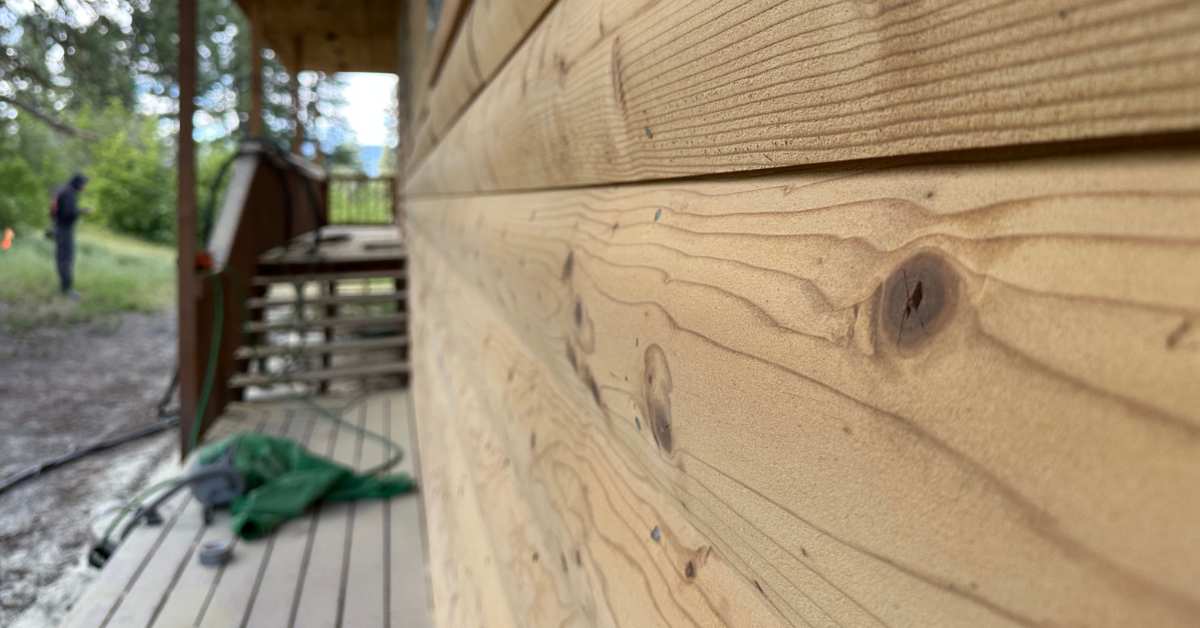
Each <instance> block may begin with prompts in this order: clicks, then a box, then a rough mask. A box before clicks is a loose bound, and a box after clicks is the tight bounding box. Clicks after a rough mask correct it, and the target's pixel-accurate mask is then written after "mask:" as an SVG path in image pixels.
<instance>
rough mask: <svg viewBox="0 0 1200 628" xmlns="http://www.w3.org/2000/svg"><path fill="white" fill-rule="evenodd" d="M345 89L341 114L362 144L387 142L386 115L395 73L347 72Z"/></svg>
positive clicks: (370, 144)
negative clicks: (344, 103)
mask: <svg viewBox="0 0 1200 628" xmlns="http://www.w3.org/2000/svg"><path fill="white" fill-rule="evenodd" d="M341 77H342V78H344V79H345V80H346V89H345V91H344V92H342V94H343V96H344V97H345V99H346V105H345V106H344V107H342V115H343V116H345V118H346V120H347V121H348V122H349V123H350V129H351V130H353V131H354V133H355V134H356V135H357V136H358V138H357V140H358V144H359V145H360V146H384V145H386V144H388V132H387V117H388V107H389V106H390V105H391V102H392V93H393V92H394V91H395V90H396V76H395V75H394V74H367V73H362V72H346V73H343V74H341Z"/></svg>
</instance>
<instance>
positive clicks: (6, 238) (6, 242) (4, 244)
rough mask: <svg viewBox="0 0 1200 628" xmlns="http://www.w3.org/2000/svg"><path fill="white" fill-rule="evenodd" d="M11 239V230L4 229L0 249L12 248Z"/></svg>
mask: <svg viewBox="0 0 1200 628" xmlns="http://www.w3.org/2000/svg"><path fill="white" fill-rule="evenodd" d="M12 239H13V230H12V229H5V230H4V239H3V240H0V249H8V247H10V246H12Z"/></svg>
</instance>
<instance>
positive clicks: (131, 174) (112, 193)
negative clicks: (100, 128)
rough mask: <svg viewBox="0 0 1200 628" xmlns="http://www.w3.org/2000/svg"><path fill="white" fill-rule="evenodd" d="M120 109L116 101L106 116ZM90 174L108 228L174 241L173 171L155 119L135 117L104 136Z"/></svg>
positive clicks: (93, 193)
mask: <svg viewBox="0 0 1200 628" xmlns="http://www.w3.org/2000/svg"><path fill="white" fill-rule="evenodd" d="M120 113H121V109H120V103H119V102H118V101H115V100H114V101H113V102H112V103H111V104H110V105H109V108H108V109H106V110H105V112H104V114H103V117H105V118H109V119H115V118H118V117H119V115H120ZM91 175H92V179H93V181H92V184H91V187H90V189H89V195H90V196H91V198H93V199H94V200H95V202H96V215H97V217H98V219H99V220H101V221H102V222H103V223H104V224H105V226H107V227H108V228H110V229H112V230H113V231H117V232H119V233H126V234H129V235H132V236H136V237H139V238H143V239H146V240H151V241H155V242H170V241H172V240H174V238H175V183H174V180H175V172H174V169H173V168H172V167H171V164H170V159H169V158H167V157H166V155H164V151H163V146H162V140H161V138H160V137H159V135H158V125H157V121H156V120H154V119H153V118H141V119H134V120H131V121H128V122H126V123H125V124H124V125H123V126H116V128H115V129H114V131H112V132H111V133H109V134H108V135H106V136H104V138H103V139H101V140H100V141H99V142H98V143H97V144H96V147H95V155H94V165H93V166H92V168H91Z"/></svg>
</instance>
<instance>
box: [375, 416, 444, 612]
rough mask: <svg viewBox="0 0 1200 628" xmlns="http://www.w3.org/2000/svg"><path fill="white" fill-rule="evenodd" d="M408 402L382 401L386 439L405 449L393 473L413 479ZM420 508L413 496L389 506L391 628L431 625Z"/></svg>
mask: <svg viewBox="0 0 1200 628" xmlns="http://www.w3.org/2000/svg"><path fill="white" fill-rule="evenodd" d="M407 400H408V398H407V397H404V396H399V395H396V396H393V397H389V398H386V399H384V400H383V402H384V405H385V413H386V414H387V415H388V419H389V420H388V421H387V423H386V425H387V431H386V433H385V436H387V437H388V438H389V439H391V440H392V441H393V442H395V443H396V444H397V445H399V446H400V447H401V448H402V449H403V450H404V458H403V460H402V461H401V464H400V465H399V466H398V467H397V468H396V469H394V470H393V471H396V472H398V471H404V472H407V473H410V474H413V475H414V477H415V468H416V463H417V460H416V449H415V448H414V447H413V438H412V423H411V416H410V415H409V405H408V403H407ZM419 506H420V502H419V497H418V494H416V493H412V494H409V495H401V496H399V497H395V498H392V499H391V500H389V503H388V515H389V516H388V527H389V530H388V540H389V546H388V550H389V553H390V554H391V555H390V556H389V560H390V564H389V565H388V573H389V578H388V580H389V589H390V591H389V592H388V599H389V608H390V615H391V623H390V625H391V628H425V627H426V626H432V625H433V619H432V615H431V613H430V611H429V605H430V602H429V589H428V587H429V584H428V573H427V571H426V564H425V549H424V545H423V543H422V539H423V538H424V536H423V533H422V530H421V512H420V508H419Z"/></svg>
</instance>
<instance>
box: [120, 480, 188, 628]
mask: <svg viewBox="0 0 1200 628" xmlns="http://www.w3.org/2000/svg"><path fill="white" fill-rule="evenodd" d="M182 491H188V489H186V488H185V489H182ZM184 500H185V501H186V502H187V505H186V506H185V507H184V508H183V511H182V512H181V513H180V514H179V515H178V517H177V518H176V519H175V521H174V522H173V527H172V528H171V529H170V530H165V531H164V532H165V537H164V538H163V542H162V544H161V545H159V547H158V551H156V552H154V554H153V555H151V556H150V557H149V558H150V560H149V562H148V563H147V565H146V568H145V569H143V570H142V574H141V575H140V576H139V577H138V579H137V582H135V583H134V586H133V587H131V588H130V590H129V594H128V595H126V596H125V599H124V600H122V603H121V605H120V607H118V608H117V612H116V613H114V614H113V616H112V619H111V620H110V621H109V622H108V624H107V626H106V627H105V628H144V627H145V626H149V625H150V623H151V622H152V621H154V615H155V614H156V613H157V612H158V610H159V606H160V603H161V602H162V600H163V598H165V597H166V596H167V594H168V593H170V591H171V588H172V587H173V586H174V585H175V582H176V580H177V578H178V576H179V575H180V573H181V569H180V568H181V567H182V566H183V565H184V564H186V562H187V560H188V558H190V557H191V556H192V554H193V553H194V552H195V550H196V547H197V545H198V543H199V542H200V537H201V535H202V534H203V533H204V506H203V505H202V504H201V503H200V502H199V501H197V500H196V499H194V498H192V497H191V494H190V492H187V494H186V496H185V497H184Z"/></svg>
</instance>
